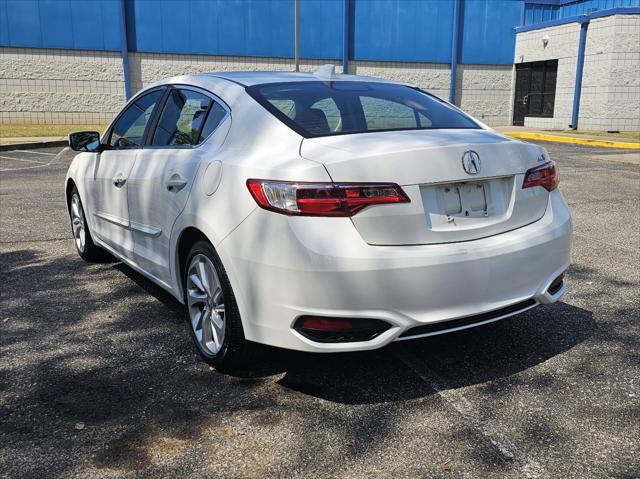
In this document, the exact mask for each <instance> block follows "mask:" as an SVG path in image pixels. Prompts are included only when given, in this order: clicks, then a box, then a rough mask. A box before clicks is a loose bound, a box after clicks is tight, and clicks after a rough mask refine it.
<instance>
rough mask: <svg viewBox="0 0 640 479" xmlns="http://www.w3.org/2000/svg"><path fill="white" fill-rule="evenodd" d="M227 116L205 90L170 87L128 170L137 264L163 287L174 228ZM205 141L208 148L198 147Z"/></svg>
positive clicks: (167, 277)
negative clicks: (138, 152)
mask: <svg viewBox="0 0 640 479" xmlns="http://www.w3.org/2000/svg"><path fill="white" fill-rule="evenodd" d="M227 117H228V111H227V109H226V107H223V106H222V104H221V102H217V101H216V100H215V99H214V98H213V96H210V94H208V93H207V92H204V91H199V90H196V89H191V88H176V87H174V88H171V90H170V92H169V94H168V95H167V100H166V102H165V104H164V106H163V109H162V112H161V113H160V114H159V116H158V121H157V126H156V127H155V129H154V131H153V132H152V133H151V134H150V135H149V145H148V146H145V148H144V149H142V150H141V151H140V154H139V155H138V158H137V160H136V163H135V166H134V167H133V171H132V172H131V175H130V179H129V191H128V195H129V216H130V223H131V230H132V232H133V237H134V243H135V246H134V256H135V261H136V264H138V265H139V266H140V267H141V268H142V269H144V270H145V271H146V272H147V273H148V274H150V275H152V276H154V278H155V279H156V280H158V281H161V282H163V283H165V284H170V281H171V280H170V278H171V265H170V264H169V258H170V256H171V254H170V253H171V252H170V249H169V248H170V244H171V232H172V228H173V225H174V223H175V221H176V218H177V217H178V215H179V214H180V213H181V212H182V210H183V209H184V207H185V205H186V203H187V199H188V197H189V192H190V190H191V186H192V185H193V183H194V180H195V177H196V174H197V172H198V170H199V168H200V165H201V164H203V166H202V168H203V169H204V168H205V167H206V166H207V165H206V164H208V163H209V162H211V161H214V158H212V156H211V155H212V153H213V152H215V151H216V150H217V149H218V148H219V147H220V145H221V144H222V142H223V141H224V138H225V136H223V135H222V128H217V127H218V125H220V124H221V122H222V121H223V120H224V119H225V118H227ZM214 130H215V132H214ZM225 133H226V132H225ZM208 137H210V138H208ZM205 140H206V141H207V145H206V146H205V145H203V146H202V147H198V145H200V144H201V143H202V142H203V141H205Z"/></svg>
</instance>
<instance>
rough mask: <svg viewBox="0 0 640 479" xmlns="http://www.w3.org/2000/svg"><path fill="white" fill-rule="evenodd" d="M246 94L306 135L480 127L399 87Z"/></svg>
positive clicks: (352, 85)
mask: <svg viewBox="0 0 640 479" xmlns="http://www.w3.org/2000/svg"><path fill="white" fill-rule="evenodd" d="M247 92H248V93H249V94H250V95H251V96H252V97H253V98H255V99H256V100H257V101H258V102H259V103H260V104H261V105H262V106H264V107H265V108H266V109H267V110H269V111H270V112H271V113H273V114H274V115H275V116H276V117H278V118H279V119H280V120H281V121H282V122H283V123H285V124H286V125H288V126H289V127H290V128H292V129H293V130H295V131H296V132H298V133H299V134H301V135H302V136H304V137H306V138H315V137H320V136H331V135H341V134H349V133H366V132H373V131H393V130H425V129H446V128H453V129H459V128H480V127H479V125H478V124H477V123H475V122H474V121H473V120H472V119H471V118H469V117H468V116H466V115H464V114H462V113H460V112H459V111H458V110H457V109H455V108H453V107H451V106H450V105H449V104H447V103H445V102H444V101H442V100H440V99H438V98H436V97H434V96H432V95H429V94H427V93H425V92H422V91H420V90H417V89H415V88H411V87H408V86H405V85H395V84H389V83H376V82H352V81H336V82H322V81H317V82H316V81H310V82H289V83H271V84H264V85H255V86H252V87H249V88H247Z"/></svg>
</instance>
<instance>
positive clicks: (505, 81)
mask: <svg viewBox="0 0 640 479" xmlns="http://www.w3.org/2000/svg"><path fill="white" fill-rule="evenodd" d="M512 81H513V66H512V65H458V75H457V77H456V95H457V98H456V104H457V105H459V106H460V108H462V109H463V110H464V111H466V112H468V113H470V114H471V115H473V116H474V117H476V118H478V119H479V120H480V121H482V122H484V123H486V124H488V125H492V126H499V125H508V124H509V123H510V122H511V121H510V120H511V104H512V102H513V100H512V93H511V83H512Z"/></svg>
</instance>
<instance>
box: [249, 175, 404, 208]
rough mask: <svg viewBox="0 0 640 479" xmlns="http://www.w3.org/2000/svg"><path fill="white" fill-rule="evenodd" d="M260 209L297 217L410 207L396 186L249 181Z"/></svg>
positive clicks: (382, 184)
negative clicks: (398, 205) (399, 205)
mask: <svg viewBox="0 0 640 479" xmlns="http://www.w3.org/2000/svg"><path fill="white" fill-rule="evenodd" d="M247 187H248V188H249V191H250V192H251V195H252V196H253V199H255V200H256V203H258V206H260V207H262V208H264V209H266V210H270V211H275V212H277V213H282V214H285V215H294V216H342V217H345V216H353V215H355V214H356V213H358V212H359V211H362V210H363V209H365V208H367V207H369V206H373V205H382V204H392V203H409V201H410V200H409V197H408V196H407V195H406V193H405V192H404V191H402V188H400V186H398V185H396V184H394V183H304V182H301V183H299V182H295V181H273V180H254V179H252V180H247Z"/></svg>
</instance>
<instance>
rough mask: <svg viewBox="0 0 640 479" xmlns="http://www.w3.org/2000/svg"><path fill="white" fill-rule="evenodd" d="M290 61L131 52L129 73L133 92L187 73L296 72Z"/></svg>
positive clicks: (314, 63) (305, 63) (306, 67)
mask: <svg viewBox="0 0 640 479" xmlns="http://www.w3.org/2000/svg"><path fill="white" fill-rule="evenodd" d="M327 63H333V62H332V61H331V60H302V61H301V62H300V70H301V71H313V70H315V69H317V68H318V67H319V66H320V65H325V64H327ZM335 64H336V72H341V71H342V63H341V62H335ZM293 69H294V61H293V59H290V58H261V57H229V56H215V55H179V54H161V53H130V54H129V71H130V78H131V89H132V91H133V92H136V91H138V90H140V89H141V88H142V87H144V86H146V85H149V84H150V83H153V82H155V81H157V80H161V79H162V78H166V77H170V76H174V75H182V74H185V73H202V72H215V71H218V72H222V71H241V70H245V71H246V70H271V71H272V70H286V71H293Z"/></svg>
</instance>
